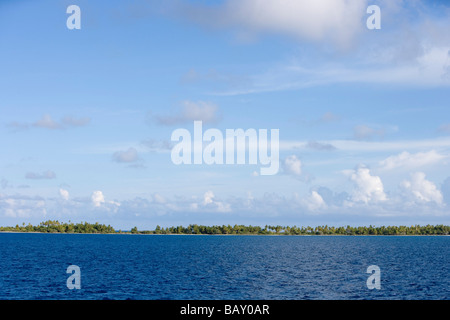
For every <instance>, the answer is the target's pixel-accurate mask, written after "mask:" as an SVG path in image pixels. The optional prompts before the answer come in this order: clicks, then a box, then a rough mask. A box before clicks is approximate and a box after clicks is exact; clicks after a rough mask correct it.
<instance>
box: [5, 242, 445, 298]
mask: <svg viewBox="0 0 450 320" xmlns="http://www.w3.org/2000/svg"><path fill="white" fill-rule="evenodd" d="M70 265H77V266H79V267H80V270H81V289H79V290H77V289H73V290H69V289H68V288H67V284H66V283H67V279H68V278H69V277H70V274H68V273H66V270H67V267H68V266H70ZM370 265H377V266H379V268H380V269H381V275H380V279H381V289H380V290H376V289H374V290H369V289H368V288H367V285H366V281H367V279H368V277H369V276H370V274H368V273H366V271H367V267H368V266H370ZM0 299H14V300H23V299H27V300H28V299H69V300H72V299H95V300H101V299H120V300H125V299H150V300H156V299H164V300H185V299H187V300H206V299H207V300H215V299H221V300H222V299H224V300H304V299H314V300H323V299H332V300H340V299H346V300H347V299H351V300H353V299H395V300H400V299H408V300H425V299H433V300H436V299H446V300H448V299H450V237H445V236H442V237H440V236H432V237H425V236H422V237H419V236H417V237H414V236H408V237H401V236H372V237H371V236H356V237H347V236H309V237H308V236H306V237H305V236H206V235H205V236H201V235H199V236H187V235H186V236H184V235H177V236H175V235H173V236H170V235H88V234H82V235H80V234H30V233H23V234H19V233H2V234H0Z"/></svg>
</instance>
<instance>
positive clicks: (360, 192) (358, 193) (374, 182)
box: [350, 167, 387, 204]
mask: <svg viewBox="0 0 450 320" xmlns="http://www.w3.org/2000/svg"><path fill="white" fill-rule="evenodd" d="M350 180H351V181H352V182H353V183H354V185H355V189H354V191H353V194H352V200H353V201H355V202H363V203H366V204H367V203H369V202H374V203H376V202H380V201H386V200H387V196H386V194H385V192H384V186H383V183H382V181H381V178H380V177H378V176H372V175H371V174H370V170H369V169H368V168H366V167H359V168H358V169H356V170H354V171H353V172H352V173H351V174H350Z"/></svg>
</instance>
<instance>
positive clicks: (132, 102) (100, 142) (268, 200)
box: [0, 0, 450, 229]
mask: <svg viewBox="0 0 450 320" xmlns="http://www.w3.org/2000/svg"><path fill="white" fill-rule="evenodd" d="M75 2H76V5H78V6H79V7H80V8H81V12H82V18H81V19H82V20H81V29H80V30H68V29H67V28H66V26H65V19H66V18H67V13H66V12H65V8H64V7H62V6H61V5H60V4H58V5H57V4H51V3H46V2H39V1H36V2H35V3H28V2H20V1H17V2H5V3H1V4H0V45H1V47H2V48H4V49H3V50H2V51H1V52H0V61H1V62H0V63H1V65H2V70H3V71H2V73H1V74H0V85H1V87H2V89H1V92H2V95H1V99H0V110H1V111H2V115H3V117H2V125H1V127H0V130H2V134H1V135H0V146H1V147H2V150H3V152H2V157H1V158H0V179H1V184H0V225H12V224H16V223H19V224H20V223H22V222H32V223H38V222H40V221H42V220H43V219H58V220H60V221H67V220H72V221H77V220H83V221H84V220H86V221H93V222H95V221H99V222H101V223H107V224H111V225H114V226H115V227H116V228H130V227H132V226H135V225H136V226H138V228H140V229H145V228H154V227H155V226H156V225H158V224H159V225H163V226H171V225H187V224H191V223H198V224H200V223H201V224H236V223H237V224H240V223H242V224H254V225H265V224H268V223H270V224H273V223H276V224H286V225H305V224H309V225H324V224H328V225H332V224H334V225H344V224H345V225H346V224H351V225H362V224H365V225H369V224H372V225H380V224H406V225H410V224H416V223H420V224H427V223H430V224H440V223H442V224H448V223H450V164H449V157H450V129H449V128H450V108H449V101H450V90H449V89H450V33H449V32H446V31H447V30H450V6H449V4H448V3H447V2H445V1H421V0H413V1H401V0H376V1H375V0H374V1H369V0H361V1H350V0H323V1H316V2H311V1H304V0H282V1H280V0H221V1H211V2H208V4H206V3H203V2H199V1H194V0H192V1H188V0H185V1H181V0H180V1H171V2H170V3H167V2H165V1H144V0H138V1H133V3H125V2H122V1H118V0H113V1H110V2H109V3H108V4H107V5H102V4H99V3H91V2H88V1H86V0H79V1H75ZM370 5H377V6H379V8H380V10H381V11H380V12H381V29H377V30H370V29H368V28H367V26H366V20H367V19H368V17H369V16H370V14H369V13H368V12H367V8H368V6H370ZM30 20H33V21H36V24H37V25H38V26H39V28H32V29H31V28H29V23H28V21H30ZM61 21H62V22H63V23H61ZM194 121H202V122H203V126H204V127H205V129H206V128H217V129H218V130H220V131H221V132H225V130H226V129H237V128H242V129H244V130H246V129H249V128H254V129H256V130H258V129H268V130H270V129H279V133H280V170H279V172H278V174H277V175H274V176H264V175H260V174H259V169H260V168H259V166H258V165H251V164H245V165H206V164H202V165H190V166H187V165H186V166H183V165H179V166H176V165H174V164H173V163H172V161H171V159H170V151H171V149H172V147H173V142H172V141H170V138H171V133H172V132H173V130H175V129H177V128H186V129H188V130H192V129H193V122H194ZM250 147H251V146H250Z"/></svg>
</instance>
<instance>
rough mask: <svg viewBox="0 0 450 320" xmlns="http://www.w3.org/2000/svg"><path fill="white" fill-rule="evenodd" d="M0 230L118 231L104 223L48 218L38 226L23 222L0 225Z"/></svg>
mask: <svg viewBox="0 0 450 320" xmlns="http://www.w3.org/2000/svg"><path fill="white" fill-rule="evenodd" d="M0 231H10V232H44V233H116V231H115V230H114V228H113V227H111V226H109V225H108V226H106V225H104V224H99V223H98V222H96V223H95V224H91V223H87V222H84V223H76V224H74V223H72V222H70V221H69V223H60V222H59V221H58V220H55V221H53V220H48V221H45V222H41V223H40V224H39V225H37V226H32V225H31V224H28V225H26V226H25V223H22V226H19V225H16V226H15V227H0Z"/></svg>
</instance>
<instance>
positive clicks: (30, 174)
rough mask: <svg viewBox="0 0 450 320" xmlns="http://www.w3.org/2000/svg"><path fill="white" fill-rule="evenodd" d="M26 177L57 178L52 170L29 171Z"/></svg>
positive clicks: (33, 178) (38, 178) (34, 178)
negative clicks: (41, 171)
mask: <svg viewBox="0 0 450 320" xmlns="http://www.w3.org/2000/svg"><path fill="white" fill-rule="evenodd" d="M25 178H26V179H31V180H45V179H55V178H56V174H55V173H54V172H53V171H51V170H47V171H44V172H43V173H35V172H27V173H26V174H25Z"/></svg>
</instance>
